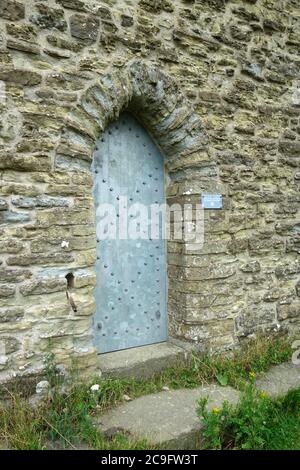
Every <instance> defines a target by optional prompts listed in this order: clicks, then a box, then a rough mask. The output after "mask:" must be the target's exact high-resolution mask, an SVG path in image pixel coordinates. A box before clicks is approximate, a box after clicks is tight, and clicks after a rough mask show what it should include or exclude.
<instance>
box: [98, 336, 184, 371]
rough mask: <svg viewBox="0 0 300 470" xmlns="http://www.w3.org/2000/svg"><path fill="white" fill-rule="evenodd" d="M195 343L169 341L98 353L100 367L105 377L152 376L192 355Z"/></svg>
mask: <svg viewBox="0 0 300 470" xmlns="http://www.w3.org/2000/svg"><path fill="white" fill-rule="evenodd" d="M192 351H193V345H191V344H189V343H183V342H181V341H175V340H174V341H173V340H172V341H167V342H164V343H157V344H150V345H147V346H140V347H138V348H131V349H124V350H122V351H114V352H110V353H106V354H99V355H98V369H99V373H100V371H101V373H102V376H103V377H104V378H108V377H116V378H124V377H128V378H145V379H147V378H150V377H152V376H153V375H155V374H158V373H159V372H161V371H162V370H164V369H166V368H168V367H173V366H176V365H178V364H180V363H182V362H184V361H187V359H188V358H189V357H190V354H191V352H192Z"/></svg>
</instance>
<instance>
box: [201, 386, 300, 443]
mask: <svg viewBox="0 0 300 470" xmlns="http://www.w3.org/2000/svg"><path fill="white" fill-rule="evenodd" d="M198 414H199V416H200V417H201V418H202V422H203V424H204V426H205V427H204V430H203V433H202V434H203V436H204V444H203V446H204V448H206V449H218V450H220V449H246V450H300V388H299V389H297V390H292V391H290V392H289V393H288V394H287V395H285V396H284V397H281V398H277V399H273V400H272V399H271V398H269V397H268V396H267V395H266V394H265V393H264V392H262V393H261V392H259V391H258V390H257V389H255V387H254V386H253V385H249V386H248V387H247V388H246V390H245V391H244V392H243V395H242V397H241V400H240V402H239V404H238V405H237V406H236V407H234V406H232V405H230V404H228V403H226V402H225V403H224V404H223V407H222V408H221V409H218V408H213V409H212V410H211V411H208V409H207V400H206V399H204V400H200V402H199V408H198Z"/></svg>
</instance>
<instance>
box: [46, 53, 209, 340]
mask: <svg viewBox="0 0 300 470" xmlns="http://www.w3.org/2000/svg"><path fill="white" fill-rule="evenodd" d="M124 110H127V111H129V112H130V113H131V114H133V115H134V117H136V118H137V119H138V120H139V121H140V123H141V124H142V125H143V126H144V127H145V129H146V130H147V131H148V132H149V133H150V135H151V136H152V137H153V139H154V141H155V142H156V144H157V145H158V147H159V148H160V150H161V152H162V154H163V156H164V159H165V164H166V168H167V171H168V173H169V176H170V182H171V185H172V182H174V180H175V182H176V175H177V176H178V174H180V173H181V170H182V169H183V168H184V169H186V167H187V166H188V165H190V166H192V163H189V162H190V161H192V160H193V159H192V158H191V159H189V157H191V156H192V154H196V153H197V152H201V151H203V150H205V148H206V147H207V140H208V139H207V135H206V132H205V129H204V128H203V125H202V123H201V120H200V118H199V117H198V115H197V114H196V113H195V111H194V110H193V107H192V105H191V103H190V102H189V101H188V99H187V98H186V97H185V96H184V94H183V93H182V91H181V90H180V88H179V85H178V84H177V82H176V81H175V80H174V79H173V78H172V77H170V76H169V75H167V74H166V73H164V72H163V71H162V70H160V69H159V67H158V66H157V65H155V64H153V63H150V62H145V61H142V60H134V61H132V62H130V63H129V64H128V66H126V67H125V68H124V69H121V70H115V71H113V72H110V73H107V74H106V75H104V76H102V77H101V78H99V79H97V80H96V81H95V82H94V83H92V84H91V85H90V86H89V87H88V88H87V89H86V91H85V92H84V93H83V95H82V96H81V99H80V103H79V104H78V105H77V106H76V107H75V108H74V109H72V110H71V111H70V113H69V114H68V115H67V117H66V121H65V126H64V128H63V129H62V132H61V137H60V140H59V143H58V146H57V149H56V155H55V163H54V165H55V171H70V170H71V171H72V170H74V171H90V166H91V163H92V158H93V151H94V148H95V144H96V141H97V140H98V138H99V137H100V136H101V133H102V132H103V131H104V130H105V128H106V127H107V126H108V124H109V123H110V122H112V121H114V120H116V119H117V118H118V117H119V114H120V113H121V112H122V111H124ZM186 161H187V163H186ZM172 175H173V176H172ZM179 179H180V181H181V182H183V183H184V176H180V177H179ZM86 184H88V185H89V184H90V186H91V191H92V182H91V181H90V180H88V179H87V183H86ZM171 185H170V186H171ZM166 195H167V200H168V197H169V196H172V197H173V199H174V202H176V203H179V204H180V203H184V202H186V201H189V197H188V196H186V195H184V193H182V192H181V193H179V194H178V193H177V192H176V190H175V191H174V190H173V189H171V190H170V191H168V188H166ZM95 239H96V235H95ZM168 251H169V250H168ZM171 252H172V253H174V254H175V255H176V257H177V260H176V262H174V264H173V265H172V266H171V265H170V264H168V268H169V269H168V270H171V271H172V270H174V268H175V271H176V272H175V274H173V278H174V277H175V278H178V279H186V276H187V274H186V272H185V270H186V264H185V262H184V255H185V253H186V252H185V249H184V246H183V244H181V246H180V247H179V248H178V249H177V248H176V249H175V250H174V249H172V250H171ZM80 267H81V268H82V266H80ZM175 292H176V287H175V286H174V287H172V282H170V280H169V298H168V315H169V333H170V335H171V336H177V335H179V336H181V335H182V329H181V328H180V327H179V325H180V324H182V323H184V322H183V320H184V318H185V317H186V316H187V313H186V312H185V310H186V309H185V305H186V296H185V295H182V299H180V300H179V299H178V296H176V295H174V296H172V293H174V294H175ZM183 330H184V329H183ZM185 336H186V337H188V335H185Z"/></svg>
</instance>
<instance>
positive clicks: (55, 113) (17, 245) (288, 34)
mask: <svg viewBox="0 0 300 470" xmlns="http://www.w3.org/2000/svg"><path fill="white" fill-rule="evenodd" d="M299 38H300V5H299V0H248V1H239V0H236V1H234V0H232V1H226V0H195V1H193V0H174V1H169V0H131V1H130V0H127V1H125V0H106V1H97V0H49V1H43V0H23V1H21V0H1V2H0V110H1V119H0V176H1V179H0V237H1V238H0V339H1V341H0V347H1V348H2V349H1V350H0V358H1V360H0V380H1V381H6V380H9V379H11V378H12V377H14V376H16V375H22V376H28V375H30V374H34V373H38V372H40V371H41V370H42V368H43V366H44V358H45V356H46V355H47V354H48V353H49V352H52V353H54V355H55V357H56V360H57V362H58V364H59V365H61V367H62V368H68V367H70V366H71V365H72V364H74V362H75V363H76V366H77V367H79V368H80V367H81V368H82V369H83V370H84V371H85V372H86V373H87V374H89V373H93V372H94V371H95V367H96V353H95V350H94V347H93V342H92V333H93V332H92V315H93V312H94V308H95V306H94V299H93V287H94V285H95V274H94V263H95V227H94V206H93V199H92V192H91V187H92V175H91V173H90V169H89V168H90V163H91V159H92V152H93V146H94V144H95V141H96V139H97V138H98V137H99V136H100V135H101V131H102V130H103V129H104V128H105V126H106V125H107V123H108V122H109V121H111V120H113V119H115V118H116V117H117V116H118V113H119V112H120V111H121V110H122V109H124V108H127V107H128V106H129V108H130V109H131V110H132V112H133V113H135V114H137V115H138V117H139V118H140V120H141V121H142V122H143V123H144V125H145V127H146V128H147V129H148V130H149V131H150V132H151V133H152V134H153V135H154V137H155V138H156V140H157V142H158V144H159V145H160V147H161V148H162V151H163V153H164V155H165V158H166V166H167V170H168V172H169V175H170V184H169V186H168V189H167V190H168V200H169V201H170V202H176V201H181V202H183V201H186V200H187V201H196V200H198V199H199V197H200V195H201V193H203V192H213V191H219V192H221V193H222V194H223V197H224V209H222V210H218V211H211V210H208V211H206V212H205V245H204V247H203V249H202V251H201V252H199V253H191V252H186V250H185V246H184V244H182V243H175V242H169V258H168V268H169V269H168V270H169V279H170V289H169V317H170V333H171V334H172V335H173V336H175V337H180V338H184V339H186V340H188V341H194V342H198V343H200V344H201V345H202V346H203V347H207V348H209V349H210V350H211V351H217V350H223V349H230V348H232V347H234V346H236V345H238V344H239V342H240V341H241V340H242V339H243V338H246V337H249V336H250V335H254V334H255V333H256V332H257V331H258V330H261V329H263V330H274V331H278V330H281V331H289V332H290V333H292V334H297V333H298V332H299V329H300V319H299V314H300V299H299V296H300V281H299V277H300V276H299V273H300V263H299V258H298V255H299V250H300V242H299V240H300V238H299V231H300V217H299V202H300V195H299V182H300V170H299V154H300V140H299V134H300V123H299V107H300V74H299V70H300V57H299V49H300V39H299ZM204 129H205V130H204ZM69 272H72V273H73V274H74V276H75V290H74V296H75V298H76V303H77V305H78V311H77V312H74V311H73V310H72V309H71V307H70V305H69V303H68V302H67V299H66V279H65V276H66V274H68V273H69Z"/></svg>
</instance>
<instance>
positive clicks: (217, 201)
mask: <svg viewBox="0 0 300 470" xmlns="http://www.w3.org/2000/svg"><path fill="white" fill-rule="evenodd" d="M201 203H202V207H203V209H222V207H223V201H222V194H202V197H201Z"/></svg>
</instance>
